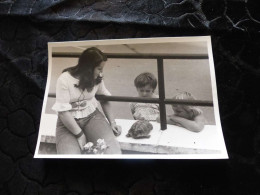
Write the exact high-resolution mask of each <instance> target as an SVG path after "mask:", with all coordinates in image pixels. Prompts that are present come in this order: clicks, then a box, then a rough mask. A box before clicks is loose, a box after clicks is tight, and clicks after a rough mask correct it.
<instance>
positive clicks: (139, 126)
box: [126, 120, 153, 139]
mask: <svg viewBox="0 0 260 195" xmlns="http://www.w3.org/2000/svg"><path fill="white" fill-rule="evenodd" d="M152 129H153V125H152V124H151V123H149V121H146V120H139V121H136V122H135V123H134V124H133V125H132V126H131V128H130V129H129V131H128V134H127V135H126V136H127V137H133V138H134V139H141V138H149V137H150V135H149V133H150V132H151V130H152Z"/></svg>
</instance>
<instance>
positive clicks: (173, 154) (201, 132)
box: [34, 36, 228, 159]
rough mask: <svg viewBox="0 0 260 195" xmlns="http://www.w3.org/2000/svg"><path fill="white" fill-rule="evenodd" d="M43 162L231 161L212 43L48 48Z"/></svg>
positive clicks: (40, 144)
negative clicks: (106, 160)
mask: <svg viewBox="0 0 260 195" xmlns="http://www.w3.org/2000/svg"><path fill="white" fill-rule="evenodd" d="M48 55H49V56H48V58H49V66H48V68H49V69H48V79H47V85H46V90H45V96H44V103H43V108H42V115H41V122H40V128H39V136H38V141H37V146H36V150H35V155H34V157H35V158H98V159H110V158H113V159H226V158H228V155H227V151H226V146H225V142H224V137H223V133H222V128H221V123H220V116H219V107H218V97H217V88H216V79H215V70H214V63H213V55H212V46H211V37H210V36H203V37H174V38H145V39H119V40H98V41H77V42H51V43H48Z"/></svg>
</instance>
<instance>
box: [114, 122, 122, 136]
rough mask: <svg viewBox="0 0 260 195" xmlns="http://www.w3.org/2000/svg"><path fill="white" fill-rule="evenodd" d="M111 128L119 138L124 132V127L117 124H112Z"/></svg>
mask: <svg viewBox="0 0 260 195" xmlns="http://www.w3.org/2000/svg"><path fill="white" fill-rule="evenodd" d="M111 128H112V130H113V133H114V134H115V136H119V135H120V134H121V132H122V127H121V126H119V125H117V124H116V123H112V124H111Z"/></svg>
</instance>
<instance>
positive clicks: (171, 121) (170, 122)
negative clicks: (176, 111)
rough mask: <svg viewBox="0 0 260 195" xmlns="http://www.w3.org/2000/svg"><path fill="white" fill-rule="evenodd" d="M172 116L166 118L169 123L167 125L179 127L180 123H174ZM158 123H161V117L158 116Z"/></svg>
mask: <svg viewBox="0 0 260 195" xmlns="http://www.w3.org/2000/svg"><path fill="white" fill-rule="evenodd" d="M171 116H172V115H169V116H166V123H167V124H170V125H179V124H178V123H176V122H174V121H173V120H171ZM156 121H157V122H158V123H160V122H161V120H160V116H158V117H157V118H156Z"/></svg>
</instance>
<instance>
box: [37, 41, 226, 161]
mask: <svg viewBox="0 0 260 195" xmlns="http://www.w3.org/2000/svg"><path fill="white" fill-rule="evenodd" d="M202 41H205V42H206V43H207V50H208V60H209V67H210V78H211V86H212V97H213V108H214V116H215V122H216V127H217V131H218V133H219V136H220V137H222V138H223V139H222V140H221V141H222V142H223V143H222V144H221V146H222V148H221V149H220V150H221V152H220V153H218V154H119V155H118V154H105V155H95V154H93V155H92V154H88V155H75V154H70V155H61V154H39V153H38V152H39V147H40V142H41V132H40V129H42V128H41V127H43V126H44V124H42V120H41V123H40V127H39V134H38V139H37V145H36V149H35V154H34V158H48V159H53V158H55V159H228V153H227V150H226V145H225V141H224V136H223V131H222V127H221V122H220V114H219V105H218V98H217V97H218V95H217V86H216V77H215V69H214V62H213V53H212V44H211V37H210V36H196V37H163V38H133V39H110V40H87V41H68V42H49V43H48V77H47V83H46V88H45V94H44V102H43V106H42V112H41V116H43V115H44V114H45V110H46V104H47V99H48V94H49V89H50V81H51V72H52V48H53V47H68V46H71V47H80V46H87V45H97V46H98V45H118V44H145V43H168V42H181V43H185V42H202Z"/></svg>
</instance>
